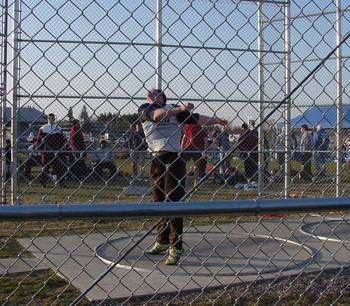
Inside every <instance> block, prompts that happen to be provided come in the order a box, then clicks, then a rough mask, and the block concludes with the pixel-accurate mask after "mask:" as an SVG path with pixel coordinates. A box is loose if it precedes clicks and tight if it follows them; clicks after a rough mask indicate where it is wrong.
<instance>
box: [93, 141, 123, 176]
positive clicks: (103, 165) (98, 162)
mask: <svg viewBox="0 0 350 306" xmlns="http://www.w3.org/2000/svg"><path fill="white" fill-rule="evenodd" d="M115 160H116V157H115V155H114V153H113V152H112V151H111V149H110V148H108V146H107V141H106V140H104V139H103V140H101V141H100V147H99V148H98V149H97V150H96V151H95V152H94V153H93V156H92V162H93V166H94V169H95V171H96V173H97V175H98V176H99V177H100V178H103V176H104V175H103V172H104V170H105V169H107V170H108V171H109V178H111V177H113V176H114V175H115V174H116V172H117V168H116V166H115V164H114V162H115Z"/></svg>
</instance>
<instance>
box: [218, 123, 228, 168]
mask: <svg viewBox="0 0 350 306" xmlns="http://www.w3.org/2000/svg"><path fill="white" fill-rule="evenodd" d="M219 147H220V160H222V159H223V158H225V156H226V154H227V152H229V151H230V148H231V144H230V136H229V134H228V132H227V129H223V130H222V132H221V133H219ZM230 166H231V160H230V159H229V158H227V159H225V161H224V162H223V163H222V164H221V167H220V173H221V174H224V173H226V170H227V169H228V168H229V167H230Z"/></svg>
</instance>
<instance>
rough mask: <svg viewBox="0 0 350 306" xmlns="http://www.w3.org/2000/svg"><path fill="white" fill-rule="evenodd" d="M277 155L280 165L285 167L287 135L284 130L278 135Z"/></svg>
mask: <svg viewBox="0 0 350 306" xmlns="http://www.w3.org/2000/svg"><path fill="white" fill-rule="evenodd" d="M275 149H276V151H277V152H276V156H277V161H278V165H279V167H280V168H281V167H284V153H285V151H286V149H285V135H284V130H282V131H281V133H279V134H278V135H277V137H276V148H275Z"/></svg>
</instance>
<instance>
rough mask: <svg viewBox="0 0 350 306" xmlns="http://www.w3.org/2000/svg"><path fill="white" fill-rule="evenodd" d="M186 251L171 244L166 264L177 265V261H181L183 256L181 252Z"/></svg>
mask: <svg viewBox="0 0 350 306" xmlns="http://www.w3.org/2000/svg"><path fill="white" fill-rule="evenodd" d="M183 252H184V249H183V248H182V249H177V248H175V247H173V246H171V247H170V248H169V252H168V253H169V256H168V258H167V259H166V260H165V262H164V263H165V264H166V265H169V266H172V265H176V264H177V262H178V261H179V259H180V256H181V254H182V253H183Z"/></svg>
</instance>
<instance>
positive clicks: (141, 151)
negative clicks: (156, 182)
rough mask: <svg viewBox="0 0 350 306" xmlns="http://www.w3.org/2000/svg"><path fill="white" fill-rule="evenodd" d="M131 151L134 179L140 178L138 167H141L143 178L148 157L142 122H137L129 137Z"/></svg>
mask: <svg viewBox="0 0 350 306" xmlns="http://www.w3.org/2000/svg"><path fill="white" fill-rule="evenodd" d="M129 149H130V151H131V152H130V156H131V159H132V173H133V176H134V177H137V176H138V167H139V166H140V171H141V176H142V177H143V176H145V171H144V170H145V160H146V157H147V143H146V139H145V133H144V132H143V129H142V125H141V122H139V121H138V122H136V123H135V124H134V125H133V126H132V130H131V133H130V137H129Z"/></svg>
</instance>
